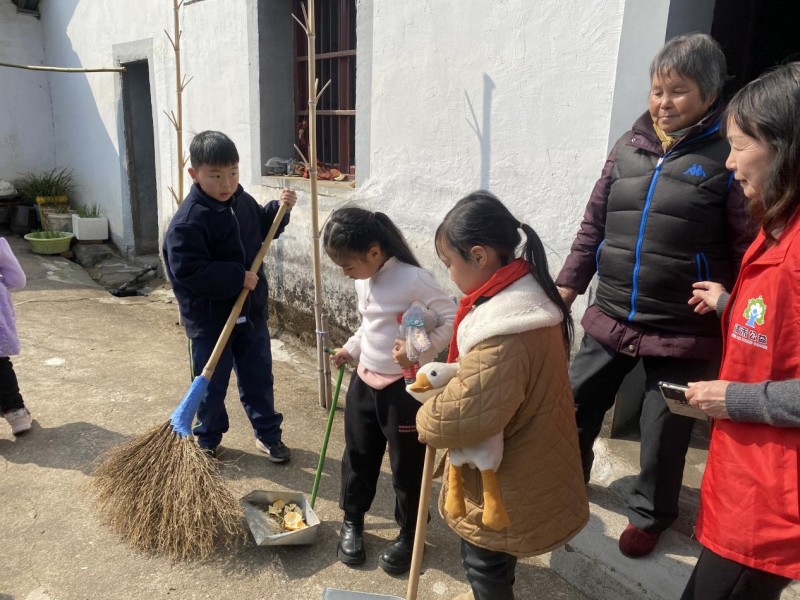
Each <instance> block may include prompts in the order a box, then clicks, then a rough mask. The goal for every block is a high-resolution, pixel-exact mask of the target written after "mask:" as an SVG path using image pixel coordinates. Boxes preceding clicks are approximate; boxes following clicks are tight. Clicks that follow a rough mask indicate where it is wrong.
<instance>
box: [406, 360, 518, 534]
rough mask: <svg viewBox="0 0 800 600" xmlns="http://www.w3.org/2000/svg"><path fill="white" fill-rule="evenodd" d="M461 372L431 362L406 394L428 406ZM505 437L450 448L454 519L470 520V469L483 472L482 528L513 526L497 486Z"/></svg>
mask: <svg viewBox="0 0 800 600" xmlns="http://www.w3.org/2000/svg"><path fill="white" fill-rule="evenodd" d="M457 372H458V363H441V362H432V363H428V364H426V365H424V366H423V367H420V369H419V371H418V372H417V378H416V381H414V383H412V384H409V385H407V386H406V391H407V392H408V393H409V394H411V396H412V397H413V398H414V399H416V400H417V401H419V402H425V401H426V400H429V399H430V398H433V397H434V396H435V395H436V394H438V393H440V392H441V391H442V390H443V389H444V387H445V386H446V385H447V383H448V382H449V381H450V380H451V379H452V378H453V377H455V375H456V373H457ZM503 447H504V446H503V434H502V433H498V434H497V435H494V436H492V437H490V438H489V439H487V440H484V441H482V442H481V443H480V444H476V445H475V446H471V447H469V448H450V472H449V473H448V490H447V498H445V509H446V510H447V512H448V513H449V514H451V515H452V516H453V517H455V518H462V519H463V518H464V517H466V516H467V506H466V504H465V502H464V487H463V485H462V479H461V469H462V467H463V466H464V465H470V466H472V467H475V468H477V469H478V470H479V471H480V472H481V481H482V482H483V524H484V525H485V526H486V527H489V528H490V529H494V530H495V531H500V530H501V529H505V528H506V527H508V526H509V525H510V524H511V519H510V518H509V516H508V512H507V511H506V507H505V505H504V504H503V499H502V497H501V496H500V486H499V485H498V483H497V475H496V472H497V469H498V468H499V467H500V463H501V461H502V460H503Z"/></svg>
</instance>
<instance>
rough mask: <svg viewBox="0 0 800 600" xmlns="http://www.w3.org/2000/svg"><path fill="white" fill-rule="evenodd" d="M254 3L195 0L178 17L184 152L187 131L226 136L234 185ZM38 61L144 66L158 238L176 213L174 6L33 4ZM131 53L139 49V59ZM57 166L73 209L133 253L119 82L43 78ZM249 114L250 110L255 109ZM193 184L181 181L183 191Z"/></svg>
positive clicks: (244, 150) (112, 1) (245, 135)
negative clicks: (89, 213) (234, 149)
mask: <svg viewBox="0 0 800 600" xmlns="http://www.w3.org/2000/svg"><path fill="white" fill-rule="evenodd" d="M253 6H254V0H246V1H245V0H240V1H236V2H230V1H227V0H201V1H195V2H187V3H186V4H185V5H184V7H183V8H182V9H181V16H182V19H181V26H182V28H183V31H184V33H183V38H182V63H183V65H182V68H183V72H184V73H185V74H186V75H187V77H191V78H192V81H191V82H190V83H189V85H188V87H187V88H186V90H185V92H184V120H183V127H184V150H185V152H187V153H188V144H189V141H190V140H191V137H192V135H193V133H195V132H198V131H202V130H203V129H209V128H213V129H219V130H222V131H225V132H226V133H227V134H228V135H230V136H231V138H232V139H233V140H234V141H235V142H236V144H237V146H238V149H239V152H240V154H241V155H242V157H243V161H242V181H245V182H247V181H251V180H252V177H253V176H252V170H251V168H250V163H249V162H248V160H249V157H250V156H251V155H252V154H253V153H252V152H251V149H250V145H251V133H250V127H251V126H255V127H258V123H252V119H251V115H250V112H251V104H252V102H253V100H252V97H251V96H252V95H251V91H250V77H249V68H250V67H249V62H250V60H249V58H248V53H249V52H251V46H252V43H251V40H252V39H254V38H253V36H254V35H255V32H254V31H253V24H252V23H250V16H249V15H250V13H252V12H253ZM40 10H41V13H42V19H41V26H42V30H43V37H44V40H45V50H46V52H45V57H46V62H48V63H49V64H52V65H57V66H67V67H80V66H83V67H96V66H117V63H118V62H119V61H121V60H135V59H143V58H147V59H148V60H150V70H151V75H150V77H151V95H152V101H153V118H154V130H155V140H156V146H157V150H156V161H157V164H156V173H157V178H158V194H159V217H160V218H159V220H160V222H161V223H162V230H163V228H165V227H166V225H167V224H168V223H169V219H170V217H171V215H172V214H173V213H174V211H175V208H176V205H175V203H174V201H173V200H172V196H171V194H170V192H169V188H170V187H175V188H176V189H177V185H176V184H177V168H176V149H175V148H176V137H175V133H174V130H173V129H172V126H171V124H170V123H169V121H168V120H167V117H166V116H165V115H164V111H173V110H175V106H176V98H175V70H174V55H173V51H172V47H171V45H170V43H169V41H168V39H167V38H166V36H165V34H164V30H165V29H167V30H168V31H170V32H171V31H172V14H173V13H172V3H171V2H164V1H162V0H142V1H141V2H137V3H135V4H131V3H130V2H125V1H123V0H107V1H105V2H102V3H98V2H91V1H85V0H84V1H81V0H59V1H58V2H47V3H42V4H41V5H40ZM131 48H133V49H136V48H141V49H142V50H141V54H142V55H141V56H136V52H135V51H132V50H131ZM49 81H50V86H51V89H52V95H53V115H54V122H55V137H56V150H55V162H56V164H57V165H58V166H66V167H69V168H72V169H73V171H74V173H75V176H76V180H77V183H78V186H79V187H78V189H77V190H76V193H75V197H76V200H77V202H79V203H89V204H92V203H95V202H96V203H98V204H99V205H100V206H101V208H102V211H103V213H104V214H105V215H106V216H108V217H109V225H110V229H111V237H112V240H113V241H114V242H115V243H116V244H117V245H118V246H120V248H122V249H124V248H125V247H126V246H131V245H132V230H131V221H130V212H129V207H128V181H127V172H126V156H125V140H124V127H123V114H122V100H121V77H120V75H119V74H110V73H87V74H51V75H50V76H49ZM256 115H257V111H256ZM190 184H191V181H190V180H189V178H188V176H185V184H184V185H185V188H184V189H185V191H187V190H188V188H189V185H190Z"/></svg>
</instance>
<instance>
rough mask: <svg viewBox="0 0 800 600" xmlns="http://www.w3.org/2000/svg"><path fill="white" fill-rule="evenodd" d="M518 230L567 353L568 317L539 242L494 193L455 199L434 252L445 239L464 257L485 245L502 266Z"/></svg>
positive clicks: (508, 258)
mask: <svg viewBox="0 0 800 600" xmlns="http://www.w3.org/2000/svg"><path fill="white" fill-rule="evenodd" d="M520 229H522V230H523V231H524V232H525V236H526V241H525V248H524V249H523V257H524V258H525V260H526V261H528V263H530V264H531V265H532V266H533V276H534V278H535V279H536V281H537V282H538V283H539V285H540V286H542V289H543V290H544V292H545V294H547V297H548V298H549V299H550V300H552V301H553V303H555V305H556V306H557V307H558V309H559V310H560V311H561V315H562V317H563V318H562V321H561V330H562V334H563V336H564V345H565V346H566V349H567V354H568V355H569V352H570V350H571V348H572V334H573V324H572V316H571V315H570V312H569V308H567V305H566V304H565V303H564V299H563V298H562V297H561V295H560V294H559V293H558V289H557V288H556V284H555V282H554V281H553V278H552V277H551V276H550V271H549V270H548V267H547V255H546V254H545V251H544V246H543V245H542V241H541V240H540V239H539V236H538V235H536V232H535V231H534V230H533V228H532V227H531V226H530V225H525V224H524V223H522V222H520V221H519V220H517V219H516V218H514V215H512V214H511V212H510V211H509V210H508V208H507V207H506V206H505V205H504V204H503V203H502V202H500V200H499V199H498V198H497V197H496V196H495V195H494V194H492V193H490V192H487V191H486V190H478V191H476V192H472V193H471V194H469V195H468V196H465V197H464V198H462V199H461V200H459V201H458V202H457V203H456V205H455V206H454V207H453V208H452V209H450V211H449V212H448V213H447V214H446V215H445V217H444V220H443V221H442V224H441V225H439V228H438V229H437V230H436V252H437V254H439V256H440V257H441V251H440V248H441V247H443V246H442V243H443V242H445V243H446V244H447V245H448V246H450V247H451V248H452V249H454V250H456V251H457V252H458V253H459V254H460V255H461V257H462V258H463V259H464V260H470V254H469V251H470V248H472V247H473V246H487V247H490V248H493V249H494V250H495V251H496V252H497V254H498V256H499V257H500V260H501V261H502V263H503V264H504V265H506V264H508V263H510V262H511V261H512V260H514V257H515V256H516V250H517V247H518V246H519V244H520V242H521V241H522V237H521V236H520V234H519V230H520Z"/></svg>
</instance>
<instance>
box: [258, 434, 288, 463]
mask: <svg viewBox="0 0 800 600" xmlns="http://www.w3.org/2000/svg"><path fill="white" fill-rule="evenodd" d="M256 448H258V449H259V450H261V451H262V452H263V453H264V454H266V455H267V458H268V459H269V460H270V461H271V462H274V463H285V462H289V459H290V458H292V451H291V450H289V448H287V447H286V444H284V443H283V442H282V441H280V440H278V441H277V442H274V443H272V444H265V443H264V442H262V441H261V440H260V439H258V438H256Z"/></svg>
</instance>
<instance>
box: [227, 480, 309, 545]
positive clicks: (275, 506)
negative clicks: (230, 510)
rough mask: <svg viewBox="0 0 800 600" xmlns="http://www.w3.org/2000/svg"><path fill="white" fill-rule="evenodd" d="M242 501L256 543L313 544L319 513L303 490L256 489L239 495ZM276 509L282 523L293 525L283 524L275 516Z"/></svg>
mask: <svg viewBox="0 0 800 600" xmlns="http://www.w3.org/2000/svg"><path fill="white" fill-rule="evenodd" d="M281 502H282V503H283V504H281ZM241 505H242V508H243V509H244V514H245V517H246V518H247V525H248V526H249V527H250V532H251V533H252V534H253V539H255V541H256V544H258V545H259V546H290V545H291V546H294V545H301V544H313V543H314V540H315V539H316V537H317V531H318V529H319V517H317V514H316V513H315V512H314V509H313V508H311V506H310V505H309V503H308V502H307V501H306V498H305V496H303V494H300V493H298V492H278V491H263V490H255V491H252V492H250V493H249V494H247V495H246V496H245V497H244V498H242V500H241ZM288 507H291V509H288ZM276 512H277V513H279V514H280V518H281V521H282V523H283V525H287V524H288V525H291V526H293V527H295V528H296V529H294V530H292V529H291V527H286V528H285V527H284V526H282V524H281V522H279V521H278V519H276V516H277V515H276V514H275V513H276ZM287 515H288V523H287V521H286V517H287ZM291 515H297V516H296V517H295V516H291ZM287 529H288V530H287Z"/></svg>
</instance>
